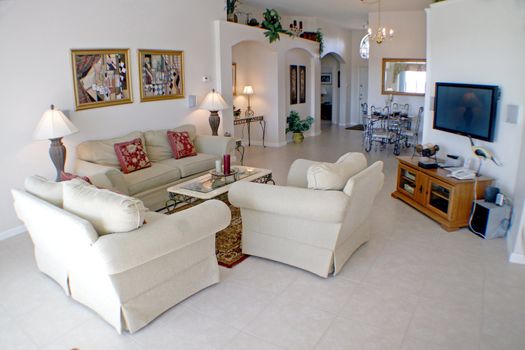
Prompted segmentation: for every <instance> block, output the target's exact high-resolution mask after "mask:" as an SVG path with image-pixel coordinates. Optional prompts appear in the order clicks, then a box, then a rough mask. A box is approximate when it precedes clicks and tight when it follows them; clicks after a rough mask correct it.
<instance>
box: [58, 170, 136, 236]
mask: <svg viewBox="0 0 525 350" xmlns="http://www.w3.org/2000/svg"><path fill="white" fill-rule="evenodd" d="M63 187H64V209H65V210H67V211H69V212H71V213H73V214H75V215H78V216H80V217H81V218H84V219H86V220H88V221H89V222H91V224H92V225H93V227H94V228H95V230H96V231H97V232H98V234H99V235H106V234H109V233H116V232H129V231H133V230H135V229H137V228H139V227H141V226H142V224H143V223H144V217H145V212H146V209H145V208H144V204H142V201H140V200H138V199H136V198H132V197H128V196H124V195H121V194H118V193H115V192H112V191H109V190H104V189H99V188H96V187H95V186H93V185H89V184H88V183H86V182H84V181H82V180H80V179H73V180H71V181H66V182H64V183H63Z"/></svg>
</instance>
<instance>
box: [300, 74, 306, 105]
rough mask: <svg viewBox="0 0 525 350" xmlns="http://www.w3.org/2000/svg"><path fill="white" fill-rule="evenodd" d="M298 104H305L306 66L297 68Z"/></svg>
mask: <svg viewBox="0 0 525 350" xmlns="http://www.w3.org/2000/svg"><path fill="white" fill-rule="evenodd" d="M299 103H306V66H299Z"/></svg>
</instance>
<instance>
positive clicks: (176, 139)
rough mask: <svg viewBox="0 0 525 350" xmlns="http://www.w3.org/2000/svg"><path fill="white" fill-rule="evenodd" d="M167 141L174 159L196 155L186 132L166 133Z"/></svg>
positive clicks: (195, 150)
mask: <svg viewBox="0 0 525 350" xmlns="http://www.w3.org/2000/svg"><path fill="white" fill-rule="evenodd" d="M168 141H169V142H170V146H171V152H172V153H173V157H174V158H175V159H181V158H185V157H191V156H196V155H197V149H195V145H194V144H193V142H191V139H190V134H188V132H187V131H182V132H176V131H168Z"/></svg>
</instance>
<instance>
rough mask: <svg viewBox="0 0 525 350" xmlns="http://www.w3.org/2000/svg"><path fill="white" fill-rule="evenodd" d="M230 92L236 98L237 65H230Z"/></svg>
mask: <svg viewBox="0 0 525 350" xmlns="http://www.w3.org/2000/svg"><path fill="white" fill-rule="evenodd" d="M232 92H233V96H237V63H232Z"/></svg>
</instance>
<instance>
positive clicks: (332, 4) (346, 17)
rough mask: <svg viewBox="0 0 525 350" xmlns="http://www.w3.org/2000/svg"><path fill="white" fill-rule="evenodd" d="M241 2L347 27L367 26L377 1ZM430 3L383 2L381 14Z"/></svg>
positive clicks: (408, 0) (414, 0)
mask: <svg viewBox="0 0 525 350" xmlns="http://www.w3.org/2000/svg"><path fill="white" fill-rule="evenodd" d="M242 2H243V3H245V4H247V5H252V6H256V7H262V8H275V9H276V10H278V11H279V12H280V13H281V14H285V15H292V16H309V17H320V18H323V19H326V20H329V21H332V22H336V23H338V24H341V25H343V26H345V27H348V28H353V29H362V28H363V27H365V26H366V23H367V20H368V12H376V11H377V2H376V3H373V4H370V3H371V2H374V0H367V1H366V2H368V3H369V4H364V3H363V2H362V1H361V0H243V1H242ZM432 2H433V1H432V0H382V1H381V11H412V10H423V9H424V8H426V7H428V5H429V4H430V3H432Z"/></svg>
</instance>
